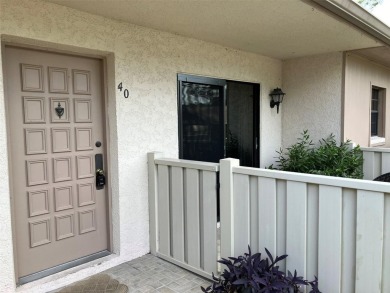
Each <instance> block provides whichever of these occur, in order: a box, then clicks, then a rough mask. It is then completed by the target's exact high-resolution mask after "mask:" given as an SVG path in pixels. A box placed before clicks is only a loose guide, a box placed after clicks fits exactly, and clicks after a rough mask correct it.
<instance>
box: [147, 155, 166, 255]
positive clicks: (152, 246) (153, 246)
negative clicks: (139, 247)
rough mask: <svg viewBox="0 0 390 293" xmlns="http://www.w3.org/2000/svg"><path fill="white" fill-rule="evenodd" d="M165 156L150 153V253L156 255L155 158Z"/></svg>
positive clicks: (156, 193)
mask: <svg viewBox="0 0 390 293" xmlns="http://www.w3.org/2000/svg"><path fill="white" fill-rule="evenodd" d="M161 157H163V153H160V152H152V153H148V194H149V241H150V253H152V254H154V255H156V252H157V249H158V222H157V195H158V192H157V166H156V164H155V163H154V160H156V159H158V158H161Z"/></svg>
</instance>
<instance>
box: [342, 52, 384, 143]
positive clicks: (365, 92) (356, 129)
mask: <svg viewBox="0 0 390 293" xmlns="http://www.w3.org/2000/svg"><path fill="white" fill-rule="evenodd" d="M372 86H377V87H381V88H385V89H386V96H387V97H386V109H385V121H386V125H385V132H386V133H385V138H386V145H385V147H390V94H389V93H390V68H387V67H384V66H382V65H379V64H376V63H374V62H371V61H369V60H367V59H364V58H362V57H359V56H356V55H353V54H350V53H349V54H347V55H346V62H345V108H344V138H345V139H350V140H352V141H353V142H355V143H357V144H359V145H360V146H364V147H367V146H370V136H371V135H370V123H371V120H370V119H371V118H370V117H371V115H370V113H371V112H370V111H371V87H372Z"/></svg>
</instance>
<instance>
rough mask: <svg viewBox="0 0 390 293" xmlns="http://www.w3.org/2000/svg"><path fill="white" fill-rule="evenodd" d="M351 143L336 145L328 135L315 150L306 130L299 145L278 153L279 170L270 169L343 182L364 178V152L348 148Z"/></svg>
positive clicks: (299, 139) (277, 167)
mask: <svg viewBox="0 0 390 293" xmlns="http://www.w3.org/2000/svg"><path fill="white" fill-rule="evenodd" d="M349 143H350V141H349V140H348V141H346V142H342V143H341V144H340V145H338V144H337V142H336V140H335V137H334V135H333V134H331V135H330V136H329V137H328V138H326V139H321V140H320V142H319V145H318V146H315V145H314V144H313V142H312V140H311V139H310V135H309V133H308V131H307V130H305V131H304V132H303V133H302V137H301V138H298V142H297V143H295V144H293V145H292V146H290V147H288V148H287V149H286V150H283V149H280V151H277V153H278V154H279V155H278V157H277V158H278V160H277V161H276V162H277V164H278V166H276V168H275V167H274V166H273V165H271V166H270V167H269V168H271V169H279V170H282V171H290V172H300V173H309V174H318V175H327V176H336V177H346V178H356V179H362V178H363V152H362V151H361V149H360V147H359V146H357V147H355V148H351V147H350V146H349V145H348V144H349Z"/></svg>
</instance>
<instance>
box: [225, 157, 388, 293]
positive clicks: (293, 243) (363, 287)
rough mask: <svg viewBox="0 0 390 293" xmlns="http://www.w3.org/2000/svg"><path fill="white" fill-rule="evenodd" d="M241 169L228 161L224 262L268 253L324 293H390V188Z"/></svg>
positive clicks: (343, 180)
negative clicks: (249, 250)
mask: <svg viewBox="0 0 390 293" xmlns="http://www.w3.org/2000/svg"><path fill="white" fill-rule="evenodd" d="M238 163H239V162H238V160H233V159H226V160H221V168H220V173H221V179H220V181H221V228H222V229H221V233H222V247H221V249H222V256H227V255H236V256H237V255H240V254H242V253H243V252H245V251H247V245H248V244H250V245H251V248H252V250H254V251H260V252H264V247H266V248H267V249H269V250H270V251H271V252H272V253H273V254H274V255H275V254H276V255H279V256H280V255H282V254H288V255H289V256H288V258H287V259H286V262H285V263H283V264H282V265H281V268H282V269H287V270H290V271H291V272H293V271H294V270H295V269H296V270H297V272H298V273H299V274H301V275H303V276H304V277H305V278H306V279H309V280H313V279H314V275H316V276H318V278H319V287H320V290H321V291H322V292H324V293H327V292H330V293H337V292H362V293H363V292H364V293H367V292H370V293H375V292H378V293H379V292H382V293H388V292H390V184H388V183H382V182H372V181H365V180H354V179H344V178H335V177H327V176H318V175H307V174H298V173H290V172H281V171H274V170H264V169H258V168H247V167H239V166H238ZM224 185H225V186H226V187H224ZM224 188H226V189H225V191H222V189H224ZM225 227H228V229H225ZM229 228H230V229H229ZM229 240H230V241H229ZM226 242H228V243H226Z"/></svg>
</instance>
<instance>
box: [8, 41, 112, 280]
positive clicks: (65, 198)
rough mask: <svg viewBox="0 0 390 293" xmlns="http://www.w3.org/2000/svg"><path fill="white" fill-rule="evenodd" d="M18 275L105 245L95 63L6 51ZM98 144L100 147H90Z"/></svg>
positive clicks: (99, 102) (100, 104) (99, 99)
mask: <svg viewBox="0 0 390 293" xmlns="http://www.w3.org/2000/svg"><path fill="white" fill-rule="evenodd" d="M5 57H6V58H5V71H6V75H5V76H6V86H7V87H6V88H7V106H8V108H7V110H8V113H7V114H8V117H7V118H8V131H9V136H10V146H11V151H10V154H11V169H12V176H11V181H12V183H13V184H12V185H13V186H12V197H13V200H14V208H13V214H14V221H15V222H14V227H15V236H16V240H15V243H16V253H17V267H18V276H19V277H24V276H27V275H30V274H33V273H36V272H39V271H42V270H45V269H48V268H52V267H55V266H57V265H60V264H63V263H66V262H69V261H73V260H76V259H79V258H82V257H84V256H87V255H91V254H94V253H97V252H100V251H104V250H107V249H108V247H109V242H108V241H109V234H108V212H107V207H108V204H107V203H108V199H107V194H106V189H107V188H103V189H101V190H96V185H95V172H96V171H95V154H103V156H104V157H105V151H106V149H105V145H106V144H105V139H104V138H105V134H104V125H105V118H104V117H105V116H104V115H105V113H104V107H103V105H104V104H103V96H102V88H101V84H102V80H101V79H102V64H101V61H100V60H97V59H92V58H82V57H76V56H69V55H60V54H55V53H47V52H41V51H34V50H27V49H21V48H14V47H6V49H5ZM96 141H101V142H102V145H101V146H100V147H96V146H95V142H96Z"/></svg>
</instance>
